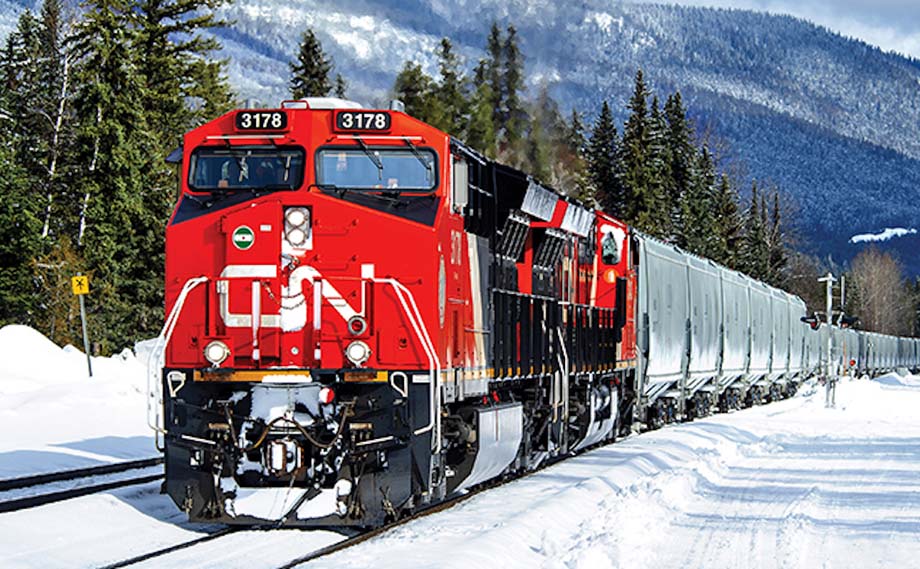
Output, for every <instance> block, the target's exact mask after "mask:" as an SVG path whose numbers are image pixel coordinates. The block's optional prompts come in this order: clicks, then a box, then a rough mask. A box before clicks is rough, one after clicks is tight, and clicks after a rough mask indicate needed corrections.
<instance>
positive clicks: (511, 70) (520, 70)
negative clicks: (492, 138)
mask: <svg viewBox="0 0 920 569" xmlns="http://www.w3.org/2000/svg"><path fill="white" fill-rule="evenodd" d="M502 57H503V59H502V95H503V97H504V101H503V103H504V108H503V117H502V118H503V123H502V127H503V132H502V138H503V139H504V141H505V143H506V144H507V145H508V146H509V147H511V148H512V149H514V148H515V147H516V145H517V144H518V142H519V141H520V139H521V136H522V135H523V133H524V128H525V125H526V124H527V113H526V112H525V111H524V107H523V104H522V102H521V92H522V91H523V90H524V56H523V55H522V54H521V50H520V48H519V47H518V37H517V30H516V29H515V28H514V26H508V29H507V34H506V36H505V41H504V44H503V45H502Z"/></svg>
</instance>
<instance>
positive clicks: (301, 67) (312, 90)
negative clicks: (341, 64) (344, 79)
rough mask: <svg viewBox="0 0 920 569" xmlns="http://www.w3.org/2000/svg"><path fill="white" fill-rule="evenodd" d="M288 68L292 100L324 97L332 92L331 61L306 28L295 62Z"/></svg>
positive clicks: (311, 31) (310, 30)
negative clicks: (289, 69) (289, 70)
mask: <svg viewBox="0 0 920 569" xmlns="http://www.w3.org/2000/svg"><path fill="white" fill-rule="evenodd" d="M290 68H291V96H292V97H293V98H295V99H303V98H305V97H325V96H327V95H328V94H329V92H330V91H331V90H332V81H331V79H330V77H329V74H330V73H331V72H332V60H331V59H329V57H328V56H327V55H326V52H324V51H323V46H322V45H321V44H320V42H319V40H318V39H317V38H316V34H314V33H313V30H312V29H310V28H307V29H306V30H305V31H304V33H303V36H301V40H300V51H299V52H298V54H297V61H296V62H292V63H290Z"/></svg>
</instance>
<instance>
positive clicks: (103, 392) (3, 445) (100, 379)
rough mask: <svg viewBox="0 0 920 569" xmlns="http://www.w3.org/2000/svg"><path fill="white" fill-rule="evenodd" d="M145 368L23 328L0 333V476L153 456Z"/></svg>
mask: <svg viewBox="0 0 920 569" xmlns="http://www.w3.org/2000/svg"><path fill="white" fill-rule="evenodd" d="M145 391H146V368H145V365H144V364H143V363H142V362H140V361H138V359H137V358H135V356H134V354H133V353H132V352H131V351H130V350H125V351H124V352H122V353H121V354H118V355H117V356H112V357H108V358H102V357H94V358H93V377H92V378H90V377H89V375H88V372H87V368H86V356H85V355H84V354H83V352H81V351H80V350H78V349H76V348H74V347H73V346H65V347H63V348H61V347H59V346H57V345H55V344H54V343H53V342H51V341H50V340H48V339H47V338H45V337H44V336H43V335H42V334H40V333H39V332H37V331H35V330H33V329H32V328H29V327H27V326H16V325H14V326H5V327H3V328H2V329H0V432H2V433H5V435H4V436H3V437H0V478H9V477H15V476H25V475H28V474H34V473H38V472H50V471H54V470H60V469H64V468H82V467H87V466H94V465H98V464H102V463H106V462H113V461H120V460H129V459H134V458H146V457H150V456H154V455H155V454H156V450H155V448H154V445H153V441H152V435H151V431H150V429H149V428H148V427H147V419H146V399H145Z"/></svg>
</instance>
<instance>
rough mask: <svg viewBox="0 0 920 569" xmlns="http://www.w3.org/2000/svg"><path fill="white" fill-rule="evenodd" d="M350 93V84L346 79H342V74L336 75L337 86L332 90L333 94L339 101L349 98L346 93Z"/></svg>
mask: <svg viewBox="0 0 920 569" xmlns="http://www.w3.org/2000/svg"><path fill="white" fill-rule="evenodd" d="M346 91H348V82H347V81H345V78H344V77H342V74H341V73H336V74H335V86H334V87H333V88H332V92H333V93H334V94H335V96H336V97H338V98H339V99H345V98H347V97H346V95H345V93H346Z"/></svg>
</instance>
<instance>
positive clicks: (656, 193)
mask: <svg viewBox="0 0 920 569" xmlns="http://www.w3.org/2000/svg"><path fill="white" fill-rule="evenodd" d="M667 136H668V124H667V121H666V120H665V117H664V114H663V113H662V112H661V108H660V106H659V104H658V97H657V96H653V97H652V106H651V112H650V113H649V122H648V150H649V152H648V162H647V168H648V186H647V193H646V199H645V208H644V212H643V213H644V215H643V216H642V217H640V219H641V220H642V224H643V226H644V229H645V230H646V231H648V232H649V233H651V234H652V235H654V236H656V237H659V238H661V239H664V240H666V241H672V240H673V239H674V231H673V228H672V226H671V215H670V212H671V210H672V209H673V205H672V204H671V203H669V199H670V198H671V196H672V194H673V192H672V191H671V187H672V186H673V185H674V180H673V177H672V176H671V149H670V147H669V146H668V140H667Z"/></svg>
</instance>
